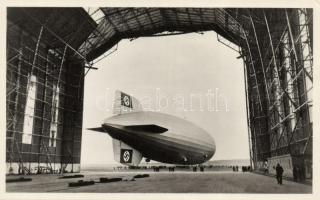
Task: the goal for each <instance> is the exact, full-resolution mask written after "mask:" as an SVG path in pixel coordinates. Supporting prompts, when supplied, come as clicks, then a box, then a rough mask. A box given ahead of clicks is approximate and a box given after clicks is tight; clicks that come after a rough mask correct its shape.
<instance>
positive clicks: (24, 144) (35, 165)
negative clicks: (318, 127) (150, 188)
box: [6, 7, 313, 178]
mask: <svg viewBox="0 0 320 200" xmlns="http://www.w3.org/2000/svg"><path fill="white" fill-rule="evenodd" d="M7 11H8V17H7V33H8V34H7V102H6V104H7V137H6V139H7V146H6V150H7V157H6V160H7V171H8V173H9V172H17V173H33V172H35V171H36V172H42V171H43V170H42V169H44V170H47V171H49V172H56V171H60V172H63V171H66V170H67V171H68V170H69V171H79V169H80V168H79V164H80V149H81V132H82V105H83V85H84V77H85V74H86V73H87V72H88V71H89V70H90V69H95V68H94V67H93V65H94V64H95V63H96V62H98V61H100V60H101V59H103V58H105V57H106V56H108V55H109V54H110V53H112V52H114V51H115V50H116V45H117V43H118V42H119V41H120V40H122V39H135V38H139V37H150V36H152V37H157V36H163V35H176V34H185V33H190V32H203V31H215V32H216V33H217V36H218V40H219V41H220V42H222V43H223V44H225V45H226V46H228V47H230V48H231V49H232V50H235V51H238V52H239V54H240V56H239V58H242V59H243V61H244V69H245V82H246V91H245V93H246V103H247V119H248V130H249V132H248V136H249V143H250V157H251V162H252V165H253V167H254V168H255V169H256V170H259V169H260V168H263V167H265V166H264V165H265V163H266V162H268V166H269V170H270V172H273V168H272V166H273V165H274V164H275V163H276V162H281V163H282V164H283V166H284V167H285V173H286V175H288V176H292V167H293V166H294V165H299V166H300V167H302V168H303V169H304V172H305V175H306V176H307V177H309V178H310V177H312V133H313V129H312V123H313V121H312V106H313V100H312V88H313V17H312V16H313V10H312V9H306V8H295V9H292V8H290V9H285V8H281V9H276V8H274V9H263V8H250V9H247V8H241V9H240V8H239V9H238V8H154V7H153V8H115V7H108V8H106V7H101V8H8V9H7ZM85 68H87V72H85Z"/></svg>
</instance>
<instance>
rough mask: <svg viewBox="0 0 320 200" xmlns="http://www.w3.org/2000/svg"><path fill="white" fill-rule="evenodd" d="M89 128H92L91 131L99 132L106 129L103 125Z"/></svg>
mask: <svg viewBox="0 0 320 200" xmlns="http://www.w3.org/2000/svg"><path fill="white" fill-rule="evenodd" d="M87 130H90V131H97V132H103V133H105V132H106V131H105V130H104V128H103V127H96V128H87Z"/></svg>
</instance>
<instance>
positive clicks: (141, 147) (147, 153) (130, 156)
mask: <svg viewBox="0 0 320 200" xmlns="http://www.w3.org/2000/svg"><path fill="white" fill-rule="evenodd" d="M113 111H114V114H115V115H114V116H112V117H109V118H107V119H105V120H104V121H103V123H102V124H101V126H100V127H95V128H88V130H91V131H98V132H103V133H107V134H109V135H110V136H111V137H112V143H113V153H114V159H115V161H117V162H119V163H121V164H125V165H129V166H137V165H139V164H140V162H141V160H142V158H145V160H146V162H149V161H150V160H154V161H158V162H162V163H168V164H177V165H197V164H201V163H204V162H206V161H208V160H209V159H211V158H212V157H213V155H214V153H215V150H216V145H215V142H214V139H213V138H212V137H211V136H210V135H209V134H208V132H206V131H205V130H204V129H202V128H200V127H198V126H197V125H195V124H193V123H192V122H189V121H187V120H185V119H181V118H178V117H175V116H172V115H168V114H164V113H160V112H151V111H143V110H142V106H141V104H140V103H139V101H138V100H137V99H136V98H135V97H132V96H130V95H128V94H126V93H124V92H121V91H118V90H117V91H116V92H115V101H114V108H113Z"/></svg>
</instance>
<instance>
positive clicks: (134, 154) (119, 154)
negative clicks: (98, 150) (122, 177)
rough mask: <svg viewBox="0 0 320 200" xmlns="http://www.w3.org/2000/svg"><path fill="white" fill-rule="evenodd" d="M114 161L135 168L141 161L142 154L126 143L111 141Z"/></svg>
mask: <svg viewBox="0 0 320 200" xmlns="http://www.w3.org/2000/svg"><path fill="white" fill-rule="evenodd" d="M112 145H113V154H114V160H115V161H117V162H119V163H121V164H124V165H129V166H137V165H139V164H140V162H141V160H142V154H141V153H140V152H139V151H137V150H136V149H134V148H132V147H131V146H129V145H127V144H126V143H124V142H122V141H120V140H117V139H112Z"/></svg>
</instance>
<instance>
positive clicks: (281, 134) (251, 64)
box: [239, 9, 313, 178]
mask: <svg viewBox="0 0 320 200" xmlns="http://www.w3.org/2000/svg"><path fill="white" fill-rule="evenodd" d="M246 17H247V20H248V21H249V22H248V23H243V22H242V26H243V28H244V29H245V30H246V31H247V37H248V40H247V41H246V43H243V44H242V45H241V47H242V51H241V54H242V55H243V59H244V63H245V69H246V85H247V91H246V93H247V109H248V120H249V121H248V122H249V123H248V124H249V131H250V145H251V148H250V154H251V159H252V161H253V164H254V168H255V169H258V170H259V169H261V168H262V169H264V168H265V167H264V165H265V164H267V163H268V162H269V165H273V166H268V167H269V168H270V167H271V168H273V167H274V164H275V163H276V162H277V163H280V164H282V165H283V166H284V168H285V174H291V175H292V169H293V166H299V167H300V168H301V169H303V171H304V174H305V176H306V177H307V178H311V177H312V123H313V121H312V106H313V100H312V88H313V71H312V69H313V56H312V55H313V53H312V48H313V47H312V38H313V35H312V30H313V27H312V24H313V22H312V20H313V19H312V9H252V10H247V11H246ZM242 20H244V19H239V21H240V23H241V21H242ZM287 157H290V159H289V160H292V161H293V162H291V163H287V162H286V160H288V158H287ZM275 160H276V162H275ZM271 171H272V170H271Z"/></svg>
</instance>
